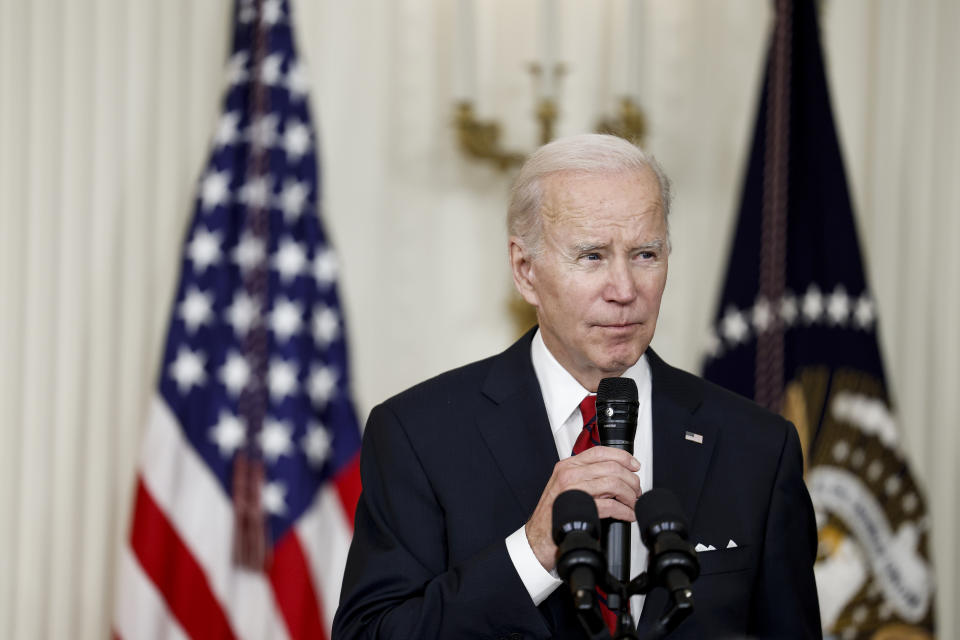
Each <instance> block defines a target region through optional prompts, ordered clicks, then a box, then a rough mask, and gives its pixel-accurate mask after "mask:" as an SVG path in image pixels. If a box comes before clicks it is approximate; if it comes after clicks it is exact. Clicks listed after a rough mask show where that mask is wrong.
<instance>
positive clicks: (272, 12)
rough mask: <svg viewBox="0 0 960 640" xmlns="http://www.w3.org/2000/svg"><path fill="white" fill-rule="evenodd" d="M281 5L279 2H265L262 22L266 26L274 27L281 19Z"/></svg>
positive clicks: (275, 0) (267, 0)
mask: <svg viewBox="0 0 960 640" xmlns="http://www.w3.org/2000/svg"><path fill="white" fill-rule="evenodd" d="M282 9H283V5H281V4H280V0H265V2H264V3H263V22H264V24H268V25H275V24H277V23H278V22H280V19H281V18H282V17H283V11H282Z"/></svg>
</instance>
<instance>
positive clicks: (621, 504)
mask: <svg viewBox="0 0 960 640" xmlns="http://www.w3.org/2000/svg"><path fill="white" fill-rule="evenodd" d="M639 470H640V462H638V461H637V459H636V458H634V457H633V456H631V455H630V454H629V453H627V452H626V451H621V450H620V449H614V448H612V447H592V448H590V449H587V450H586V451H584V452H583V453H580V454H578V455H575V456H571V457H569V458H567V459H566V460H561V461H560V462H558V463H557V464H556V465H555V466H554V467H553V473H552V474H551V475H550V480H549V481H547V486H546V487H544V489H543V493H542V494H541V495H540V502H538V503H537V508H536V509H534V510H533V515H532V516H530V520H528V521H527V524H526V527H525V530H526V534H527V540H528V541H529V542H530V547H531V548H532V549H533V553H534V554H535V555H536V556H537V560H539V561H540V564H542V565H543V568H544V569H546V570H547V571H551V570H552V569H553V568H554V566H555V565H556V564H557V545H555V544H554V543H553V535H552V525H553V522H552V521H553V501H554V500H555V499H556V497H557V496H558V495H560V494H561V493H563V492H564V491H567V490H569V489H580V490H581V491H586V492H587V493H589V494H590V495H591V496H593V499H594V500H595V501H596V503H597V511H598V512H599V514H600V518H615V519H617V520H623V521H625V522H633V521H634V520H636V516H634V514H633V504H634V503H635V502H636V501H637V498H639V497H640V478H638V477H637V474H636V472H637V471H639Z"/></svg>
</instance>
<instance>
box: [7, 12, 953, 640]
mask: <svg viewBox="0 0 960 640" xmlns="http://www.w3.org/2000/svg"><path fill="white" fill-rule="evenodd" d="M477 4H478V5H481V6H480V8H479V9H478V16H477V22H478V28H477V43H478V61H479V63H478V66H479V68H478V73H479V82H478V84H479V89H480V94H481V97H480V99H479V101H478V103H479V104H478V106H479V109H480V112H481V114H483V115H484V116H486V117H496V118H498V119H500V120H501V121H502V122H503V124H504V126H505V128H506V137H507V142H508V143H509V144H510V146H512V147H515V148H518V149H529V148H530V147H531V146H532V141H533V140H534V138H535V132H534V129H533V123H532V119H531V117H530V111H531V109H532V103H531V99H530V98H531V90H530V82H529V78H528V76H527V74H526V72H525V71H524V64H525V63H526V62H529V61H531V60H532V59H533V57H534V55H535V53H536V38H535V34H536V33H537V28H536V25H535V23H534V20H535V17H536V6H537V3H536V2H534V1H533V0H486V1H483V0H480V1H478V3H477ZM561 5H562V12H563V19H562V24H561V28H562V35H561V43H562V46H561V48H562V54H563V56H562V57H563V58H564V59H565V60H566V61H567V62H568V64H569V66H570V73H569V74H568V76H567V78H566V81H565V84H564V88H563V91H562V100H563V103H562V112H563V113H562V119H561V121H560V123H559V129H560V133H574V132H579V131H583V130H588V129H590V128H592V125H593V122H594V120H595V119H596V117H597V116H599V115H600V113H601V112H603V111H606V110H609V109H611V108H612V106H613V94H612V86H613V84H614V83H615V82H616V79H617V77H618V73H619V70H618V69H619V61H620V60H621V59H622V55H623V53H622V52H623V50H624V49H625V43H624V40H623V38H622V36H621V35H620V34H619V32H618V31H617V26H618V25H619V24H621V23H622V18H623V16H624V15H625V5H624V0H616V1H614V0H603V1H597V2H591V3H585V2H576V1H575V0H564V1H563V2H561ZM294 8H295V11H296V17H297V20H298V24H297V31H298V36H299V46H300V51H301V53H302V56H303V57H304V58H305V59H306V61H307V62H308V63H309V65H310V69H311V78H312V80H313V90H312V101H313V109H314V113H315V115H316V119H315V123H316V124H318V125H319V130H320V134H321V140H322V154H323V159H324V163H323V171H324V177H323V180H324V185H325V203H326V211H325V221H326V224H327V226H328V228H329V230H330V232H331V234H332V237H333V240H334V242H335V243H336V246H337V248H338V250H339V252H340V255H341V258H342V262H343V272H344V275H343V279H342V281H341V292H342V294H343V296H344V299H345V304H346V313H347V316H348V329H349V339H350V345H351V350H352V364H353V371H354V382H355V391H356V400H357V403H358V405H359V410H360V413H361V414H362V415H366V413H367V412H368V411H369V409H370V408H371V407H372V406H373V404H374V403H376V402H378V401H379V400H381V399H383V398H385V397H386V396H388V395H390V394H392V393H394V392H397V391H399V390H401V389H403V388H404V387H406V386H408V385H410V384H412V383H414V382H416V381H418V380H420V379H423V378H425V377H427V376H430V375H433V374H435V373H438V372H439V371H441V370H444V369H446V368H449V367H452V366H455V365H458V364H462V363H465V362H468V361H470V360H472V359H475V358H477V357H480V356H484V355H488V354H490V353H493V352H495V351H499V350H500V349H502V348H503V347H505V346H506V345H507V344H509V342H510V341H511V340H512V338H513V337H514V336H515V335H516V331H515V329H514V327H513V326H512V325H511V323H510V320H509V317H508V315H507V314H506V312H505V306H506V304H507V301H508V300H509V299H510V296H511V295H512V294H511V284H510V281H509V276H508V271H507V263H506V254H505V246H506V244H505V237H504V236H505V234H504V231H503V222H502V219H503V211H504V208H505V199H506V198H505V193H506V189H507V185H508V177H507V176H505V175H503V174H501V173H499V172H497V171H496V170H494V169H492V168H489V167H486V166H483V165H481V164H476V163H474V162H471V161H468V160H466V159H465V158H464V157H463V156H461V154H460V153H459V152H458V151H457V149H456V148H455V146H454V141H453V136H452V131H451V127H450V122H451V106H452V105H451V95H452V91H453V81H452V70H453V63H452V55H453V52H454V46H455V43H454V42H453V40H452V36H451V34H452V33H454V32H455V30H454V8H455V3H454V2H452V1H451V0H394V1H390V0H354V1H352V2H344V1H342V0H297V1H295V2H294ZM823 8H824V13H823V15H822V23H823V27H824V37H825V48H826V53H827V58H828V63H829V69H828V73H829V76H830V81H831V84H832V91H833V100H834V106H835V114H836V117H837V118H838V123H839V128H840V136H841V138H842V143H843V147H844V151H845V154H846V164H847V168H848V179H849V181H850V184H851V191H852V194H853V197H854V203H855V208H856V212H857V216H858V222H859V226H860V234H861V240H862V243H863V246H864V250H865V253H866V257H867V265H866V266H867V271H868V279H869V281H870V283H871V285H872V287H873V289H874V293H875V296H876V298H877V300H878V304H879V309H880V318H881V328H880V330H881V338H882V347H883V354H884V358H885V361H886V364H887V367H888V372H889V375H890V377H891V379H892V387H893V389H894V392H895V394H896V400H897V402H898V403H899V407H900V415H901V422H902V425H903V428H902V431H903V437H904V441H905V445H906V449H907V453H908V455H909V457H910V459H911V460H912V461H913V468H914V471H915V473H916V474H917V475H918V477H919V479H920V482H921V484H922V485H923V486H925V487H926V488H927V492H928V499H929V502H930V505H931V509H932V513H933V533H934V538H933V541H934V551H935V552H934V558H935V567H936V572H937V577H938V581H939V587H940V592H939V594H938V603H939V612H938V615H939V618H940V630H941V633H940V635H941V637H943V638H951V637H955V636H956V635H957V634H958V633H960V626H958V620H957V614H956V612H955V609H956V605H957V604H958V589H960V555H958V553H957V551H956V539H957V537H958V534H960V508H958V506H957V500H956V495H955V492H956V487H957V486H958V480H960V471H958V470H957V465H956V459H957V457H958V454H960V429H958V428H957V420H956V416H957V415H958V414H960V394H958V393H957V388H958V386H960V330H958V326H960V296H958V290H960V252H958V251H957V246H958V244H960V186H958V181H957V176H958V175H960V125H958V124H957V116H956V114H958V113H960V71H958V66H957V60H960V44H958V42H960V40H958V39H957V38H956V34H957V33H958V28H960V6H958V3H956V2H953V1H950V0H917V1H915V2H909V3H908V2H895V1H894V0H873V1H871V0H844V1H843V2H838V1H836V0H833V1H830V0H827V1H825V2H824V3H823ZM643 11H644V30H643V33H642V34H640V38H641V44H640V48H641V50H642V53H643V62H642V64H641V70H642V75H643V83H642V84H643V96H642V105H643V108H644V109H645V110H646V113H647V116H648V118H649V121H650V124H651V135H650V137H649V140H648V146H649V148H650V149H651V150H652V151H653V152H654V153H656V154H657V155H658V157H659V158H660V160H661V161H662V163H663V164H664V165H665V167H666V169H667V171H668V173H670V174H671V176H672V178H673V180H674V183H675V188H676V193H677V199H676V206H675V209H674V214H673V220H672V234H673V241H674V251H673V255H672V256H671V265H670V267H671V274H670V279H669V283H668V286H667V295H666V298H665V301H664V307H663V311H662V315H661V322H660V327H659V329H658V332H657V337H656V339H655V341H654V344H655V346H656V347H657V349H658V350H659V352H660V353H661V354H662V355H664V356H665V357H666V358H667V359H668V360H669V361H671V362H673V363H675V364H678V365H681V366H684V367H687V368H693V369H697V368H698V367H699V354H700V349H701V346H702V344H703V341H702V339H701V337H702V336H703V334H704V333H705V329H706V327H707V324H708V322H709V318H710V316H711V314H712V310H713V306H714V304H715V298H716V295H717V286H718V283H719V280H720V278H721V274H722V270H723V268H724V265H725V260H726V252H727V243H728V235H729V233H730V229H731V223H732V219H733V214H734V211H735V207H736V202H737V198H738V194H739V190H740V181H741V172H742V167H743V163H744V155H745V152H746V149H747V145H748V140H749V136H750V133H751V128H752V123H753V119H754V110H755V104H756V99H757V91H758V84H759V71H760V66H761V64H762V60H763V53H764V43H765V40H766V33H767V29H768V26H769V25H768V21H769V17H770V14H769V3H768V2H765V1H763V0H728V1H726V2H723V3H719V2H711V3H705V2H699V1H697V0H644V10H643ZM229 17H230V3H229V2H228V1H227V0H203V1H197V0H165V1H164V2H148V1H146V0H83V1H77V0H31V1H30V2H23V1H22V0H0V304H2V309H3V312H2V313H0V362H2V366H0V425H2V426H0V513H3V514H4V516H3V517H2V518H0V549H2V550H3V552H2V553H0V637H5V638H45V637H49V638H63V637H75V638H103V637H106V636H107V634H108V633H109V625H110V622H109V621H110V609H111V601H112V594H113V590H114V586H115V585H114V581H113V574H114V562H115V559H116V555H117V550H118V548H119V546H120V545H121V544H122V542H123V539H124V536H125V534H126V531H127V527H128V522H129V510H130V502H131V496H132V489H133V477H134V472H135V467H136V460H137V455H138V446H139V438H140V434H141V430H142V426H143V423H144V418H145V410H146V407H147V400H148V398H149V395H150V393H151V391H152V389H153V386H154V380H155V376H156V370H157V366H158V359H159V355H160V349H161V342H162V339H163V334H164V332H165V328H166V323H167V318H168V315H169V313H170V302H171V296H172V294H173V287H174V282H175V279H176V277H177V273H176V269H177V264H178V260H179V258H178V254H179V251H180V248H179V247H180V243H181V240H182V235H183V233H184V230H185V225H186V221H187V217H188V215H189V214H190V209H191V203H192V200H193V197H194V190H195V184H196V179H197V176H198V175H199V172H200V170H201V167H202V166H203V163H204V162H205V154H206V146H207V141H208V140H209V137H210V135H211V134H212V131H213V125H214V122H215V119H216V116H217V112H218V109H219V99H220V92H221V88H222V77H223V76H222V69H223V63H224V60H225V57H226V53H227V47H228V46H229V37H230V31H229Z"/></svg>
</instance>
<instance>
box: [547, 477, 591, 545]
mask: <svg viewBox="0 0 960 640" xmlns="http://www.w3.org/2000/svg"><path fill="white" fill-rule="evenodd" d="M599 529H600V515H599V514H598V513H597V503H596V502H594V501H593V498H592V497H591V496H590V494H589V493H586V492H585V491H580V490H578V489H570V490H569V491H564V492H563V493H561V494H560V495H559V496H557V498H556V500H554V501H553V541H554V542H555V543H557V544H558V545H559V544H561V543H562V542H563V539H564V538H566V537H567V534H568V533H570V532H571V531H584V532H586V533H588V534H589V535H590V536H591V537H594V538H597V537H599Z"/></svg>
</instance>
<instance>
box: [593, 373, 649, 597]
mask: <svg viewBox="0 0 960 640" xmlns="http://www.w3.org/2000/svg"><path fill="white" fill-rule="evenodd" d="M639 407H640V402H639V400H638V398H637V383H636V382H634V381H633V380H632V379H630V378H604V379H603V380H601V381H600V385H599V386H598V387H597V430H598V431H599V434H600V444H601V445H603V446H605V447H614V448H616V449H622V450H624V451H626V452H627V453H629V454H631V455H632V454H633V439H634V436H636V434H637V412H638V410H639ZM604 529H605V540H606V550H607V571H608V572H609V573H610V575H611V576H613V577H614V578H616V579H617V580H619V581H620V582H621V583H624V584H626V583H627V582H629V581H630V523H629V522H624V521H622V520H613V519H611V520H605V521H604ZM624 604H625V603H620V595H619V594H617V593H608V594H607V605H608V606H609V608H610V609H611V610H616V609H619V608H621V607H622V606H623V605H624Z"/></svg>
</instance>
